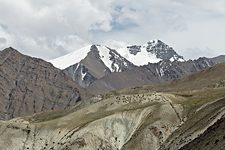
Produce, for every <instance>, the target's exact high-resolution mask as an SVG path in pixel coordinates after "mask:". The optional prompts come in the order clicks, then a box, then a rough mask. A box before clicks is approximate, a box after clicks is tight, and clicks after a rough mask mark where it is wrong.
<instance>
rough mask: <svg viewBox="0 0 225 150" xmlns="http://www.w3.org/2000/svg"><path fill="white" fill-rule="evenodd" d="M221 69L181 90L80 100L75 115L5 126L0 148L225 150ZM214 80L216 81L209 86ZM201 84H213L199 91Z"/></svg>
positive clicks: (224, 95) (34, 118)
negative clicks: (220, 83) (213, 77)
mask: <svg viewBox="0 0 225 150" xmlns="http://www.w3.org/2000/svg"><path fill="white" fill-rule="evenodd" d="M223 66H224V64H221V65H217V66H215V67H212V68H210V69H208V70H206V71H204V72H201V73H198V74H196V75H193V76H192V77H190V79H189V81H190V82H189V84H188V83H187V84H184V86H183V88H182V89H181V90H179V88H174V89H172V88H171V89H170V91H169V92H154V91H153V90H154V88H151V87H139V88H137V89H135V88H132V89H125V90H122V91H115V92H111V93H108V94H104V95H99V96H97V97H93V98H91V99H89V100H87V101H85V103H86V105H84V104H83V103H84V101H80V102H79V103H77V104H76V105H75V106H74V107H73V109H71V110H66V111H53V112H48V113H39V114H35V115H33V116H30V117H23V118H16V119H13V120H10V121H1V122H0V133H1V135H0V149H9V150H11V149H15V147H16V148H17V149H35V150H36V149H52V150H98V149H104V150H118V149H119V150H130V149H135V150H158V149H160V150H178V149H194V148H195V145H196V148H198V149H211V150H217V149H224V148H225V146H224V144H223V143H224V142H223V136H224V132H222V131H223V124H224V117H225V92H224V91H225V87H224V86H215V85H217V83H218V82H219V81H223V80H225V77H224V74H217V73H216V72H219V71H220V70H221V69H223ZM203 74H204V76H203ZM212 75H217V76H216V77H215V78H217V80H212V81H209V80H210V79H211V78H212ZM198 79H202V80H205V81H207V80H208V81H209V82H207V83H208V84H203V85H202V86H196V87H195V83H196V81H198ZM186 80H188V77H187V78H184V79H182V80H180V81H177V82H176V83H172V85H174V86H175V87H176V86H177V87H180V85H182V82H188V81H186ZM198 83H201V82H197V84H198ZM169 85H170V84H168V85H167V87H165V88H168V87H169ZM160 86H162V87H164V85H158V86H156V87H155V89H156V90H158V91H159V90H160V88H159V87H160ZM185 86H187V87H192V88H191V89H189V90H186V88H185ZM202 87H205V88H202ZM162 91H163V90H162ZM164 91H165V90H164Z"/></svg>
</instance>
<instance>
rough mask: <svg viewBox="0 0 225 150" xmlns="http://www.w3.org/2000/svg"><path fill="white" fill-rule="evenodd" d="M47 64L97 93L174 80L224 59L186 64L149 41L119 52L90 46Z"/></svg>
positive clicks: (158, 43)
mask: <svg viewBox="0 0 225 150" xmlns="http://www.w3.org/2000/svg"><path fill="white" fill-rule="evenodd" d="M85 53H87V54H85ZM79 56H80V57H79ZM73 59H76V60H73ZM63 60H64V61H63ZM68 60H69V61H68ZM74 61H76V63H75V64H73V62H74ZM50 62H52V63H53V64H54V65H55V66H58V67H59V68H63V69H64V72H65V73H66V74H67V75H69V76H71V77H72V78H73V80H75V81H76V82H78V83H79V85H81V86H82V87H84V88H88V89H90V90H91V91H93V92H97V93H98V91H104V92H107V91H109V90H117V89H121V88H127V87H130V86H140V85H143V84H151V83H160V82H164V81H171V80H175V79H178V78H181V77H183V76H187V75H190V74H192V73H196V72H198V71H201V70H204V69H206V68H209V67H212V66H214V65H216V64H218V63H222V62H225V56H223V55H221V56H219V57H215V58H205V57H202V58H199V59H197V60H187V61H186V60H184V58H183V57H182V56H180V55H179V54H177V52H176V51H175V50H174V49H173V48H172V47H170V46H168V45H167V44H165V43H163V42H162V41H160V40H152V41H150V42H148V43H147V44H146V45H143V46H139V45H133V46H127V47H126V48H119V49H112V48H109V47H107V46H101V45H92V46H88V47H85V48H82V49H81V50H78V51H74V52H72V53H71V54H68V55H65V56H63V57H59V58H57V59H54V60H52V61H50ZM67 66H69V67H67ZM95 89H97V91H96V90H95Z"/></svg>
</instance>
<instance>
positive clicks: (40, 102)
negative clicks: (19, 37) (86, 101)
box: [0, 48, 82, 120]
mask: <svg viewBox="0 0 225 150" xmlns="http://www.w3.org/2000/svg"><path fill="white" fill-rule="evenodd" d="M81 91H82V89H81V88H79V86H78V85H77V84H76V83H75V82H74V81H72V79H70V77H68V76H67V75H66V74H65V73H64V72H62V71H61V70H59V69H57V68H55V67H53V66H52V65H51V64H50V63H47V62H45V61H43V60H41V59H37V58H32V57H28V56H25V55H22V54H20V53H19V52H17V51H16V50H15V49H13V48H7V49H5V50H3V51H0V119H2V120H7V119H11V118H14V117H18V116H25V115H31V114H33V113H37V112H42V111H47V110H55V109H65V108H67V107H69V106H71V105H74V104H75V103H76V102H77V101H79V100H80V99H81Z"/></svg>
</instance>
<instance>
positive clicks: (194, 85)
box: [168, 63, 225, 90]
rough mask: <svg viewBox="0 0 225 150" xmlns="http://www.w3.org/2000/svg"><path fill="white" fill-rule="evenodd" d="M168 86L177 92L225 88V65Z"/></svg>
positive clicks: (219, 65)
mask: <svg viewBox="0 0 225 150" xmlns="http://www.w3.org/2000/svg"><path fill="white" fill-rule="evenodd" d="M168 86H170V87H171V88H173V89H176V90H195V89H201V88H207V87H223V86H225V63H221V64H217V65H215V66H213V67H210V68H208V69H206V70H203V71H200V72H198V73H195V74H193V75H190V76H187V77H184V78H182V79H179V80H176V81H173V82H172V83H171V84H169V85H168Z"/></svg>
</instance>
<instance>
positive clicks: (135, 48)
mask: <svg viewBox="0 0 225 150" xmlns="http://www.w3.org/2000/svg"><path fill="white" fill-rule="evenodd" d="M127 48H128V49H129V52H130V53H131V54H134V55H137V53H138V52H140V51H141V46H137V45H133V46H127Z"/></svg>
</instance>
